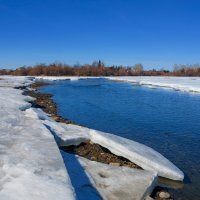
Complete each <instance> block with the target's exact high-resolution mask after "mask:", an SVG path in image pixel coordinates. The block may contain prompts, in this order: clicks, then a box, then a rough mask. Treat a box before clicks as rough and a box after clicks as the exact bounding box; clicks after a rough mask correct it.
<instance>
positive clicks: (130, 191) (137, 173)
mask: <svg viewBox="0 0 200 200" xmlns="http://www.w3.org/2000/svg"><path fill="white" fill-rule="evenodd" d="M10 80H12V81H10V82H9V80H6V82H3V84H2V85H3V87H6V83H7V82H9V84H7V85H12V84H11V82H14V81H13V79H10ZM20 81H21V82H22V83H20V84H19V83H17V84H13V85H12V87H18V88H23V86H27V85H30V84H31V83H33V82H31V81H27V80H25V79H24V80H20ZM26 81H27V82H26ZM24 82H26V84H25V83H24ZM32 89H36V88H32ZM28 90H29V89H28ZM14 91H19V89H18V90H16V89H14ZM29 92H30V94H31V93H32V95H35V91H33V90H31V91H30V90H29ZM4 93H5V94H6V95H8V94H7V93H9V91H5V92H4ZM6 95H5V96H4V99H3V100H5V99H6V98H7V97H9V96H6ZM17 95H18V96H20V98H22V99H24V98H25V99H29V101H30V100H31V101H32V105H34V108H33V107H30V103H28V104H25V105H24V103H22V105H20V111H19V112H20V116H21V115H22V116H23V117H24V120H30V119H31V120H30V122H31V124H32V126H33V127H32V130H28V129H26V130H27V136H28V135H29V133H30V132H32V134H33V135H34V134H36V133H35V131H37V132H39V133H41V131H38V130H36V129H35V128H34V125H35V124H37V123H39V124H40V126H38V128H40V129H41V130H43V129H44V130H45V131H46V133H45V135H46V136H48V137H49V136H50V135H51V134H53V135H54V138H55V140H56V142H57V144H58V145H59V146H61V147H62V148H63V149H65V148H66V147H67V146H68V147H70V149H68V150H67V151H68V153H69V152H70V151H73V152H74V151H75V152H76V153H77V152H80V154H82V153H83V152H84V154H85V155H86V157H87V158H90V159H91V160H93V161H90V160H88V159H87V160H85V159H82V158H79V157H77V160H78V161H79V162H80V163H81V166H82V167H83V168H84V169H83V170H84V171H86V172H87V173H88V174H89V177H90V178H91V180H93V181H94V183H93V184H92V185H93V187H96V189H97V190H98V191H99V192H100V194H101V196H102V197H103V198H108V197H109V198H110V199H112V198H114V197H115V198H116V194H115V192H117V191H118V192H119V191H120V192H121V193H122V194H123V195H124V196H123V198H124V199H130V197H131V196H132V197H133V196H134V197H136V199H141V198H142V199H144V198H145V197H146V196H148V195H149V194H151V192H152V190H153V188H154V187H155V186H156V185H157V183H156V177H157V173H155V172H148V171H146V170H145V169H144V170H141V169H137V164H136V165H135V164H134V162H130V163H131V164H130V163H129V164H128V165H133V164H134V165H135V166H136V168H135V169H128V168H127V167H123V164H124V162H125V164H127V163H126V162H129V161H127V160H124V159H122V161H119V160H117V162H116V159H119V156H124V158H125V157H126V159H127V157H129V158H130V160H135V161H137V160H136V159H135V155H134V154H133V152H135V149H134V148H132V149H131V146H136V147H137V148H138V149H139V150H140V152H137V155H140V157H138V158H140V160H139V161H137V163H141V165H142V166H141V168H147V165H146V164H145V163H144V162H143V160H144V159H145V158H147V157H148V155H146V154H140V153H141V152H142V151H143V150H145V151H146V150H147V151H148V152H150V153H153V154H154V155H155V156H156V157H157V156H158V157H160V155H159V154H157V152H154V151H152V150H151V149H150V148H147V147H143V146H141V144H138V143H134V142H133V141H129V140H125V139H123V138H120V137H118V136H112V135H109V134H105V133H100V132H98V131H95V130H90V129H87V128H85V127H81V126H76V125H73V124H71V123H70V121H69V120H65V119H58V120H57V121H58V122H56V120H53V118H50V117H51V115H52V116H53V117H54V118H57V117H58V118H59V117H60V116H57V111H56V105H55V104H54V103H53V101H50V100H48V102H45V99H51V95H46V96H43V95H42V94H39V95H37V94H36V95H35V96H34V97H35V98H36V101H35V102H34V101H33V99H30V98H27V97H25V96H23V95H22V91H19V93H18V94H17ZM37 96H39V98H38V99H39V100H37ZM13 99H15V100H16V99H17V98H15V97H13ZM38 102H40V103H41V102H43V103H42V104H41V105H39V104H37V103H38ZM1 103H2V102H1ZM12 103H13V106H14V105H15V101H14V102H12ZM53 104H54V106H53ZM39 107H40V108H43V109H46V111H47V113H48V112H49V113H48V115H47V114H45V113H44V112H42V111H41V110H40V108H39ZM51 112H52V113H51ZM9 117H11V116H9ZM9 117H8V119H9ZM20 118H21V117H20ZM20 118H19V119H20ZM24 120H23V122H24ZM36 122H37V123H36ZM61 122H62V123H61ZM63 122H64V123H63ZM20 123H21V122H20ZM15 124H16V123H15ZM22 125H23V124H22ZM21 130H22V131H24V126H22V127H21ZM7 132H9V130H7ZM5 134H6V131H5ZM13 134H14V130H13ZM39 136H40V135H38V136H37V137H38V139H39V138H40V137H39ZM51 138H52V137H51ZM40 139H41V138H40ZM106 141H108V143H106ZM33 142H34V140H33ZM43 142H44V141H43V140H42V143H43ZM26 143H28V141H27V140H23V141H21V144H24V145H25V146H26ZM42 143H41V141H40V142H39V141H38V144H41V145H44V143H43V144H42ZM98 143H99V144H98ZM112 143H113V144H112ZM122 143H123V144H125V146H126V147H123V145H122ZM96 144H98V145H96ZM51 145H52V146H55V145H54V144H51ZM44 146H45V145H44ZM74 146H78V147H76V148H75V149H74ZM83 146H85V147H84V150H83ZM94 146H95V147H94ZM48 147H49V149H51V147H50V146H49V145H48ZM102 147H103V148H102ZM143 148H144V149H143ZM39 149H40V148H39ZM39 149H38V151H39ZM49 149H48V150H49ZM88 150H89V152H91V150H94V151H93V152H92V154H90V153H89V154H90V155H89V157H88ZM101 150H102V152H101V153H102V154H101V155H105V156H106V157H104V156H102V157H100V158H98V159H99V160H101V159H103V160H107V159H108V160H109V159H110V160H109V161H108V163H109V164H110V163H112V164H110V165H105V164H101V163H99V164H98V163H97V162H94V157H95V156H94V154H95V153H99V151H101ZM108 150H109V151H110V152H108ZM111 151H112V153H111ZM128 151H129V152H128ZM113 152H114V153H113ZM148 152H147V153H148ZM22 153H23V151H21V152H20V155H21V154H22ZM51 153H52V152H51V151H50V152H49V154H51ZM115 153H116V154H117V156H116V155H115ZM138 153H139V154H138ZM37 155H38V156H40V152H38V153H37ZM44 155H45V154H44ZM51 155H52V154H51ZM65 155H68V154H65ZM98 155H99V154H98ZM128 155H129V156H128ZM21 156H22V158H23V155H21ZM114 156H116V157H114ZM141 156H142V157H141ZM30 157H31V155H30ZM57 157H59V156H56V158H57ZM96 157H98V156H97V155H96ZM160 158H162V159H163V157H160ZM49 159H51V158H50V157H49ZM113 159H114V160H113ZM45 160H46V159H45V158H44V164H45ZM95 161H98V160H97V159H96V158H95ZM111 161H112V162H111ZM164 161H165V162H164V163H165V164H167V166H165V168H164V169H161V170H160V167H161V166H162V162H160V161H159V160H153V163H150V166H148V167H149V168H151V167H153V168H154V166H153V165H155V164H156V165H158V168H156V169H155V168H154V169H153V171H158V173H159V174H160V173H161V174H163V176H166V175H167V176H170V177H171V176H172V177H173V178H178V179H181V177H182V175H181V173H179V171H177V170H176V168H174V166H173V165H171V164H170V162H168V161H166V160H165V159H164ZM34 162H35V163H37V160H34ZM120 162H121V163H120ZM151 162H152V159H151ZM108 163H107V164H108ZM116 163H117V164H116ZM46 165H47V166H45V167H48V163H46ZM119 165H122V167H120V168H119ZM36 166H37V167H39V168H40V165H36ZM60 166H62V165H60ZM35 171H40V169H35V170H33V172H35ZM56 171H57V170H56ZM106 171H108V173H105V172H106ZM150 171H151V170H150ZM113 172H115V173H113ZM122 172H123V173H122ZM166 172H167V173H166ZM116 177H117V180H120V182H121V184H122V185H123V187H122V185H121V184H118V182H117V183H115V182H113V180H114V179H115V178H116ZM122 177H126V178H125V179H123V178H122ZM138 178H139V179H138ZM66 179H67V178H66ZM105 180H107V181H110V182H109V184H108V182H105ZM5 184H6V185H7V183H5ZM135 184H136V185H137V187H136V185H135ZM68 185H69V188H71V187H72V186H70V182H69V181H68ZM27 187H28V186H27ZM49 187H51V186H49ZM134 187H135V188H134ZM72 188H73V187H72ZM49 189H50V188H49ZM52 189H53V188H52ZM52 189H51V190H52ZM11 191H12V189H11ZM38 191H39V188H38ZM52 191H55V190H52ZM71 191H72V193H73V189H72V190H71ZM55 192H56V191H55ZM44 193H45V191H44ZM72 193H70V192H69V191H68V192H67V195H69V194H72ZM0 195H1V193H0ZM7 195H11V194H7ZM21 195H22V199H23V194H21ZM45 195H48V194H46V193H45ZM51 198H52V197H50V198H48V199H51ZM73 198H74V197H72V196H71V197H70V198H69V199H73ZM118 198H120V196H119V197H118ZM37 199H40V197H38V198H37ZM52 199H53V198H52ZM59 199H62V198H59Z"/></svg>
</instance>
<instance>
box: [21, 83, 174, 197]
mask: <svg viewBox="0 0 200 200" xmlns="http://www.w3.org/2000/svg"><path fill="white" fill-rule="evenodd" d="M46 85H50V83H48V82H34V83H33V84H31V85H30V88H31V90H26V91H25V92H24V95H28V96H31V97H34V98H35V100H34V101H33V102H32V106H33V107H36V108H41V109H42V110H43V111H44V112H45V113H47V114H49V116H50V117H52V118H53V119H54V120H55V121H56V122H61V123H66V124H74V122H72V121H71V120H69V119H65V118H63V117H61V116H59V114H58V108H57V105H56V103H55V102H54V101H53V99H52V97H53V95H52V94H47V93H41V92H39V91H38V90H39V89H40V87H42V86H46ZM60 149H61V150H64V151H66V152H68V153H73V154H76V155H79V156H81V157H84V158H87V159H89V160H92V161H96V162H101V163H105V164H109V165H112V166H127V167H130V168H136V169H141V170H142V168H141V167H140V166H138V165H136V164H135V163H133V162H131V161H129V160H128V159H126V158H123V157H120V156H116V155H115V154H113V153H111V152H110V151H109V150H108V149H106V148H104V147H102V146H100V145H99V144H96V143H92V142H91V141H87V142H84V143H81V144H80V145H78V146H74V145H72V146H68V147H60ZM151 198H153V199H156V200H172V199H173V198H172V195H171V194H169V192H168V191H167V188H162V187H156V188H155V189H154V191H153V192H152V195H151Z"/></svg>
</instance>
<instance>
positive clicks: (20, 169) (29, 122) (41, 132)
mask: <svg viewBox="0 0 200 200" xmlns="http://www.w3.org/2000/svg"><path fill="white" fill-rule="evenodd" d="M1 78H2V77H1ZM3 78H4V79H3V80H0V86H1V87H0V116H1V120H0V158H1V159H0V199H1V200H19V199H20V200H21V199H24V200H25V199H27V200H44V199H48V200H55V199H59V200H62V199H63V200H64V199H69V200H70V199H72V200H73V199H75V194H74V191H73V188H72V186H71V182H70V179H69V176H68V174H67V172H66V168H65V166H64V164H63V160H62V157H61V155H60V152H59V149H58V148H57V145H56V142H55V140H54V138H53V136H52V134H51V133H50V132H49V131H48V129H47V128H46V127H45V126H44V125H43V124H42V122H41V120H40V119H38V118H32V117H31V116H27V115H26V113H25V112H24V111H22V110H25V109H26V108H28V107H30V106H31V104H30V103H28V102H27V100H28V101H30V100H31V98H27V97H26V96H23V95H22V91H21V90H17V89H14V88H12V87H16V86H17V87H18V86H24V85H25V84H29V83H30V81H29V80H28V79H25V78H22V77H20V78H18V77H17V78H16V77H14V78H10V77H8V78H7V77H3Z"/></svg>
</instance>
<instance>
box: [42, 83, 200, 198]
mask: <svg viewBox="0 0 200 200" xmlns="http://www.w3.org/2000/svg"><path fill="white" fill-rule="evenodd" d="M54 83H55V85H51V86H46V87H44V88H43V89H42V91H43V92H47V93H52V94H54V97H53V99H54V100H55V102H56V103H57V105H58V109H59V114H60V115H61V116H63V117H65V118H68V119H70V120H72V121H74V122H76V123H78V124H81V125H84V126H87V127H89V128H93V129H97V130H101V131H105V132H109V133H113V134H116V135H119V136H122V137H125V138H128V139H131V140H135V141H138V142H141V143H143V144H146V145H148V146H150V147H152V148H154V149H155V150H157V151H159V152H160V153H161V154H163V155H164V156H165V157H167V158H168V159H169V160H171V161H172V162H173V163H174V164H175V165H177V166H178V167H179V168H180V169H181V170H183V172H184V173H185V184H184V187H183V188H182V189H179V190H176V191H175V192H174V195H175V198H177V199H187V200H190V199H192V200H196V199H200V193H199V191H198V189H199V188H200V155H199V153H200V94H199V95H198V94H191V93H184V92H179V91H174V90H171V89H162V88H159V89H152V88H148V87H145V86H138V85H132V84H130V83H125V82H112V81H109V80H106V79H89V80H79V81H56V82H54Z"/></svg>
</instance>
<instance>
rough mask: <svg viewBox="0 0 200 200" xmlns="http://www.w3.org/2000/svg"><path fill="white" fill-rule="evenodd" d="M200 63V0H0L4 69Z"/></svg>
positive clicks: (0, 48) (0, 63)
mask: <svg viewBox="0 0 200 200" xmlns="http://www.w3.org/2000/svg"><path fill="white" fill-rule="evenodd" d="M97 59H101V60H103V61H104V62H105V64H108V65H111V64H115V65H120V64H122V65H129V66H131V65H134V64H135V63H142V64H143V65H144V66H145V68H146V69H149V68H153V67H154V68H156V69H159V68H161V67H164V68H166V69H167V68H169V69H170V67H171V66H172V65H173V64H175V63H177V64H187V63H188V64H193V63H200V1H199V0H0V68H15V67H20V66H23V65H34V64H37V63H50V62H55V61H56V62H65V63H68V64H75V63H78V62H79V63H81V64H84V63H91V62H92V61H93V60H97Z"/></svg>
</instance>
